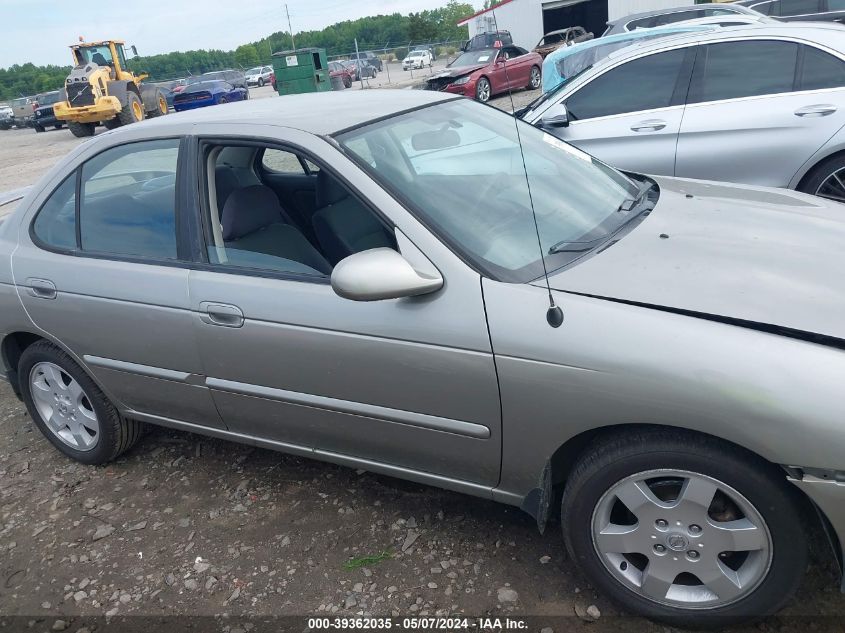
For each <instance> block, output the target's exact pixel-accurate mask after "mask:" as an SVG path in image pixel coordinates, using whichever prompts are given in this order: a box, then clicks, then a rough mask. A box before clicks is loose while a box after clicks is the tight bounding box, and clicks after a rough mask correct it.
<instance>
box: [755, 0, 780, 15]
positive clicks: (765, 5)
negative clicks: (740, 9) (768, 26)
mask: <svg viewBox="0 0 845 633" xmlns="http://www.w3.org/2000/svg"><path fill="white" fill-rule="evenodd" d="M773 6H774V2H761V3H760V4H754V5H751V6H750V7H749V8H750V9H754V10H755V11H756V12H757V13H762V14H763V15H772V7H773Z"/></svg>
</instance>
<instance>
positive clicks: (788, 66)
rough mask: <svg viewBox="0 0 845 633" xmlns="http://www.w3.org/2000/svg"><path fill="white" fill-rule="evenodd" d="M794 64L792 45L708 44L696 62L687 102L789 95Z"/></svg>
mask: <svg viewBox="0 0 845 633" xmlns="http://www.w3.org/2000/svg"><path fill="white" fill-rule="evenodd" d="M797 62H798V45H797V44H794V43H792V42H774V41H768V42H766V41H764V42H759V41H752V42H724V43H720V44H709V45H708V46H707V47H706V55H705V56H703V62H702V56H699V59H698V60H697V61H696V70H695V73H694V80H693V86H692V89H691V90H690V98H689V103H698V102H702V101H719V100H721V99H736V98H740V97H753V96H758V95H767V94H777V93H781V92H791V91H792V89H793V83H794V78H795V66H796V64H797Z"/></svg>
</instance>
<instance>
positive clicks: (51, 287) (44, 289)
mask: <svg viewBox="0 0 845 633" xmlns="http://www.w3.org/2000/svg"><path fill="white" fill-rule="evenodd" d="M26 287H27V290H28V291H29V294H30V295H32V296H33V297H38V298H39V299H55V298H56V296H57V294H58V293H57V292H56V284H54V283H53V282H52V281H50V280H48V279H35V278H30V279H27V280H26Z"/></svg>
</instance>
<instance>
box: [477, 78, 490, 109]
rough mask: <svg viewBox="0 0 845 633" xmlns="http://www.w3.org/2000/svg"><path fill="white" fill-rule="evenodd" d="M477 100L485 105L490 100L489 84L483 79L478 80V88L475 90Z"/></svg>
mask: <svg viewBox="0 0 845 633" xmlns="http://www.w3.org/2000/svg"><path fill="white" fill-rule="evenodd" d="M475 92H476V96H477V97H478V100H479V101H481V102H482V103H486V102H487V101H489V100H490V82H489V81H487V80H486V79H484V78H481V79H479V80H478V87H477V88H476V90H475Z"/></svg>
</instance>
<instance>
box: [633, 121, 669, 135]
mask: <svg viewBox="0 0 845 633" xmlns="http://www.w3.org/2000/svg"><path fill="white" fill-rule="evenodd" d="M665 127H666V121H663V120H662V119H649V120H648V121H640V122H639V123H635V124H634V125H632V126H631V130H632V131H633V132H656V131H657V130H662V129H663V128H665Z"/></svg>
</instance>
